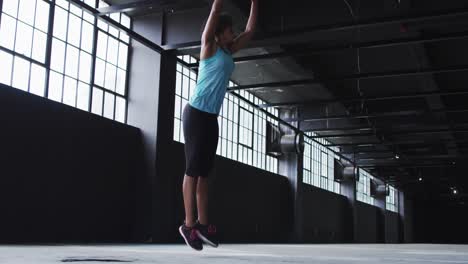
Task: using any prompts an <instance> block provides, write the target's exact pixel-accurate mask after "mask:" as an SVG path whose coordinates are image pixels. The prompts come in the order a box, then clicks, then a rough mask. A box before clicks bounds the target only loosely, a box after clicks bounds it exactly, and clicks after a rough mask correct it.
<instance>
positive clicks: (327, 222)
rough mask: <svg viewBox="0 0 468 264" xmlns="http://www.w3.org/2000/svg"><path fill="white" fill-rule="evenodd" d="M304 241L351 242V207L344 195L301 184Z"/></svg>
mask: <svg viewBox="0 0 468 264" xmlns="http://www.w3.org/2000/svg"><path fill="white" fill-rule="evenodd" d="M303 191H304V192H303V194H304V196H303V198H304V201H303V215H304V219H303V223H304V235H303V238H304V242H316V243H334V242H352V233H351V231H352V228H353V221H352V208H351V206H350V205H349V203H348V200H347V198H346V197H345V196H342V195H337V194H335V193H332V192H328V191H325V190H322V189H320V188H317V187H314V186H310V185H307V184H304V185H303Z"/></svg>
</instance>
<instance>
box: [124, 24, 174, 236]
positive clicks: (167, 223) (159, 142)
mask: <svg viewBox="0 0 468 264" xmlns="http://www.w3.org/2000/svg"><path fill="white" fill-rule="evenodd" d="M133 27H134V30H135V31H136V32H138V33H140V34H142V35H143V36H145V37H147V38H148V39H150V40H152V41H154V42H155V43H159V42H161V38H162V30H161V29H162V25H161V18H160V16H158V15H154V16H145V17H142V18H138V19H136V20H135V21H134V23H133ZM176 66H177V57H176V55H175V53H174V52H173V51H166V52H163V53H162V54H159V53H157V52H155V51H153V50H151V49H149V48H147V47H145V46H143V45H141V44H140V43H138V42H136V41H132V56H131V67H130V72H131V74H130V77H131V78H130V79H129V95H128V97H129V99H128V124H129V125H132V126H135V127H138V128H140V130H141V131H142V135H143V146H144V152H145V157H146V178H145V180H144V182H142V183H140V184H139V186H140V187H141V188H139V190H142V191H141V192H139V193H138V195H139V197H138V198H137V200H138V201H139V202H138V203H137V212H136V214H137V220H136V227H137V229H138V230H137V232H136V233H137V234H136V238H137V241H142V240H143V241H144V242H164V243H167V242H172V238H174V237H176V234H175V233H176V232H177V224H178V221H176V219H175V218H176V217H175V215H176V197H177V196H176V195H177V193H176V191H177V190H178V189H177V188H178V186H175V185H176V179H175V176H174V175H173V172H172V170H173V168H171V164H172V162H171V159H172V157H173V155H172V152H171V151H172V149H173V144H174V142H173V129H174V128H173V125H174V104H175V86H176Z"/></svg>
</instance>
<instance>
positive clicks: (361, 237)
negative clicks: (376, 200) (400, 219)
mask: <svg viewBox="0 0 468 264" xmlns="http://www.w3.org/2000/svg"><path fill="white" fill-rule="evenodd" d="M355 210H356V211H355V214H356V218H355V232H354V241H355V242H357V243H378V242H383V237H382V235H381V233H382V232H383V228H384V226H383V224H384V223H383V219H382V217H381V210H380V208H378V207H375V206H372V205H369V204H365V203H362V202H359V201H357V202H356V207H355Z"/></svg>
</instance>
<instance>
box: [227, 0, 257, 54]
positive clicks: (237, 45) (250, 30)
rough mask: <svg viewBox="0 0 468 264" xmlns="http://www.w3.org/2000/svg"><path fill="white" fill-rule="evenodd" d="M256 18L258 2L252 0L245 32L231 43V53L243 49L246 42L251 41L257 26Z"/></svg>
mask: <svg viewBox="0 0 468 264" xmlns="http://www.w3.org/2000/svg"><path fill="white" fill-rule="evenodd" d="M257 17H258V0H252V5H251V8H250V16H249V21H248V22H247V26H246V27H245V31H244V32H242V33H241V34H240V35H239V36H238V37H237V38H236V39H235V40H234V42H233V43H232V45H231V52H232V53H236V52H237V51H239V50H241V49H243V48H245V47H246V46H247V44H248V42H249V41H250V40H251V39H252V37H253V35H254V33H255V28H256V26H257Z"/></svg>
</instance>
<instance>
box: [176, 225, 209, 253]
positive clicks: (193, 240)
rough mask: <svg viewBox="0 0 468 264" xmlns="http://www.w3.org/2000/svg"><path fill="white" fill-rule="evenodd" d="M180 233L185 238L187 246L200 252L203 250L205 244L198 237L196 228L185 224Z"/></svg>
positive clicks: (180, 228)
mask: <svg viewBox="0 0 468 264" xmlns="http://www.w3.org/2000/svg"><path fill="white" fill-rule="evenodd" d="M179 233H180V235H181V236H182V237H183V238H184V240H185V243H186V244H187V246H189V247H191V248H193V249H195V250H198V251H200V250H202V249H203V243H202V241H201V240H200V238H199V237H198V236H197V233H196V229H195V228H193V227H192V228H191V227H187V226H186V225H185V224H183V225H181V226H180V227H179Z"/></svg>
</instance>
